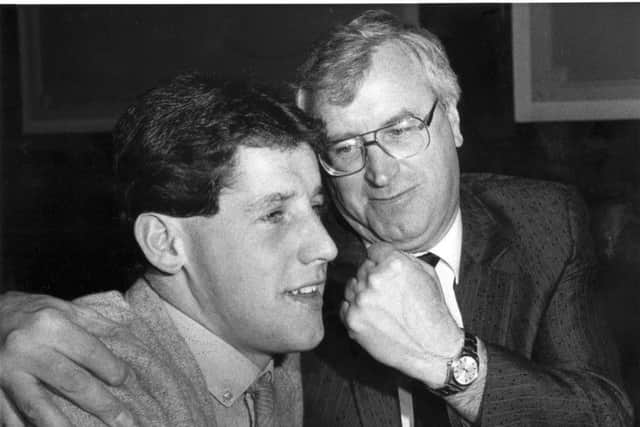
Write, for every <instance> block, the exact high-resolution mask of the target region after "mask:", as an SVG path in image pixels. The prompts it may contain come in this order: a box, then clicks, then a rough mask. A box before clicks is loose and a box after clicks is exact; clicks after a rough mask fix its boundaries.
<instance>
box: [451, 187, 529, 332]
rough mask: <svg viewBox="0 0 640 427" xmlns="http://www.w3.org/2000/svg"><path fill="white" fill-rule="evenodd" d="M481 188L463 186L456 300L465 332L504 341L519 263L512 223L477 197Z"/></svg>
mask: <svg viewBox="0 0 640 427" xmlns="http://www.w3.org/2000/svg"><path fill="white" fill-rule="evenodd" d="M481 191H482V188H481V187H480V188H478V187H476V188H469V187H468V186H463V187H462V191H461V211H462V222H463V224H462V256H461V265H460V278H459V283H458V285H457V286H456V289H455V292H456V299H457V301H458V305H459V306H460V311H461V313H462V320H463V323H464V327H465V329H466V330H468V331H470V332H472V333H475V334H477V335H479V336H482V337H483V338H484V339H488V340H490V341H492V342H503V341H504V338H505V334H506V333H507V329H506V327H507V325H508V322H509V319H510V315H509V313H508V311H509V310H510V304H509V301H510V300H511V299H512V296H511V293H512V292H513V286H512V285H511V284H512V283H513V281H514V280H516V279H517V270H515V269H516V267H515V266H516V265H517V263H515V262H513V254H512V253H511V250H510V248H511V241H512V237H511V236H512V235H513V234H512V231H511V226H510V223H509V222H508V221H507V220H506V219H505V218H503V217H500V216H499V212H496V211H495V209H494V210H492V211H489V209H488V208H487V206H486V204H485V203H484V202H483V201H482V200H481V199H480V197H478V195H477V194H480V193H481Z"/></svg>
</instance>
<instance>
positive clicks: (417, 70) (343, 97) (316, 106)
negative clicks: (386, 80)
mask: <svg viewBox="0 0 640 427" xmlns="http://www.w3.org/2000/svg"><path fill="white" fill-rule="evenodd" d="M326 68H327V69H326V71H325V73H324V75H323V76H322V78H321V79H320V82H319V84H317V85H315V86H312V87H311V88H310V89H309V91H308V92H307V93H305V94H304V96H303V97H302V98H303V99H302V101H303V102H300V99H299V105H300V106H302V107H303V109H305V110H306V111H308V112H309V113H311V114H312V115H314V116H316V117H319V114H318V111H319V110H320V109H322V108H323V107H328V106H330V107H347V106H349V105H350V104H352V103H353V102H354V100H355V99H356V98H357V97H358V95H359V94H360V93H361V91H362V87H363V85H364V84H365V82H367V81H368V80H370V77H371V74H375V72H376V71H377V70H378V69H380V68H385V69H388V70H392V72H393V73H395V76H396V78H397V79H407V78H409V79H410V80H411V81H415V82H416V83H417V84H418V83H419V84H421V85H424V84H428V79H427V76H426V74H425V66H424V64H423V58H422V57H421V56H420V55H418V53H417V52H416V51H415V50H414V49H411V48H410V47H408V46H406V45H405V44H403V43H400V42H398V41H395V40H390V41H386V42H383V43H380V44H377V45H375V46H373V47H371V49H370V50H368V51H367V52H366V53H363V54H361V55H357V56H354V58H349V60H345V61H342V62H339V63H337V64H336V65H335V66H332V67H326ZM320 118H321V117H320Z"/></svg>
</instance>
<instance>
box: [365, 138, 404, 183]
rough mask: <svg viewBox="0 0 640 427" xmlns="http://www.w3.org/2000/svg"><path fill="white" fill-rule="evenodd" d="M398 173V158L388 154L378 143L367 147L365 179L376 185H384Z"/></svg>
mask: <svg viewBox="0 0 640 427" xmlns="http://www.w3.org/2000/svg"><path fill="white" fill-rule="evenodd" d="M396 173H398V160H397V159H395V158H393V157H391V156H390V155H389V154H387V153H386V152H385V151H384V150H383V149H382V148H381V147H380V146H378V145H377V144H372V145H369V146H368V147H367V164H366V166H365V175H364V176H365V179H366V180H367V182H369V183H370V184H371V185H372V186H374V187H384V186H386V185H388V184H389V182H391V179H392V178H393V177H394V176H395V174H396Z"/></svg>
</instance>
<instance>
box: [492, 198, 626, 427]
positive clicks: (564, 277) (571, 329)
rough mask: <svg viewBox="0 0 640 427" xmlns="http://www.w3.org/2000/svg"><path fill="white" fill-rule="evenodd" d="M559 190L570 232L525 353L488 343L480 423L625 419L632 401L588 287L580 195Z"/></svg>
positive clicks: (591, 264)
mask: <svg viewBox="0 0 640 427" xmlns="http://www.w3.org/2000/svg"><path fill="white" fill-rule="evenodd" d="M567 194H568V196H567V197H566V198H565V200H566V205H565V217H566V218H567V220H566V221H565V222H566V224H567V225H566V227H567V234H568V235H569V236H571V241H570V242H569V243H568V245H569V247H568V250H567V251H566V254H567V256H565V259H561V260H558V262H560V263H562V264H563V265H562V266H561V268H560V269H559V271H560V274H559V277H558V279H557V281H555V283H554V288H553V290H552V292H551V296H550V298H549V300H548V303H547V306H546V309H545V311H544V314H543V316H542V319H541V322H540V324H539V328H538V331H537V334H536V338H535V341H534V345H533V349H532V353H531V358H530V359H529V358H526V357H523V356H522V355H520V354H517V353H516V352H512V351H510V350H508V349H506V348H504V347H502V346H498V345H494V344H491V343H487V356H488V368H487V379H486V386H485V391H484V395H483V402H482V409H481V424H482V425H485V426H499V425H507V426H514V425H536V426H537V425H548V426H551V425H558V426H567V425H580V426H628V425H632V423H633V409H632V406H631V404H630V402H629V400H628V398H627V396H626V394H625V392H624V391H623V389H622V387H621V386H620V384H621V381H620V376H619V362H618V357H617V350H616V346H615V343H614V342H613V340H612V338H611V336H610V334H609V331H608V328H607V327H606V324H605V322H604V318H603V313H602V310H601V308H600V307H599V298H597V295H596V292H595V291H596V289H595V288H594V285H595V280H596V264H595V257H594V253H593V245H592V242H591V236H590V232H589V228H588V225H587V220H586V217H587V216H586V209H585V207H584V204H583V203H582V202H581V199H580V198H579V197H578V196H577V195H576V194H575V193H573V192H571V191H568V192H567Z"/></svg>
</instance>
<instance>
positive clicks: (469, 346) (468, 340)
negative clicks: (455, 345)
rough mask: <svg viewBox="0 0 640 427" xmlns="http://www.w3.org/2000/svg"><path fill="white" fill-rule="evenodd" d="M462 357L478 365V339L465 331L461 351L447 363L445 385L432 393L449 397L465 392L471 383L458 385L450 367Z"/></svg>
mask: <svg viewBox="0 0 640 427" xmlns="http://www.w3.org/2000/svg"><path fill="white" fill-rule="evenodd" d="M463 356H470V357H472V358H473V359H474V360H475V361H476V364H477V365H478V366H479V365H480V358H479V357H478V339H477V338H476V336H475V335H473V334H470V333H469V332H467V331H465V332H464V345H463V346H462V350H461V351H460V354H459V355H458V356H457V357H455V358H453V359H451V360H449V361H448V362H447V382H446V384H445V385H444V386H443V387H440V388H437V389H432V390H431V391H432V392H433V393H435V394H437V395H438V396H443V397H446V396H451V395H452V394H456V393H459V392H461V391H463V390H466V389H467V388H469V386H470V385H471V384H473V382H471V383H469V384H459V383H458V382H457V381H456V380H455V378H454V376H453V366H452V365H453V363H454V362H455V361H457V360H459V359H460V358H462V357H463Z"/></svg>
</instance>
